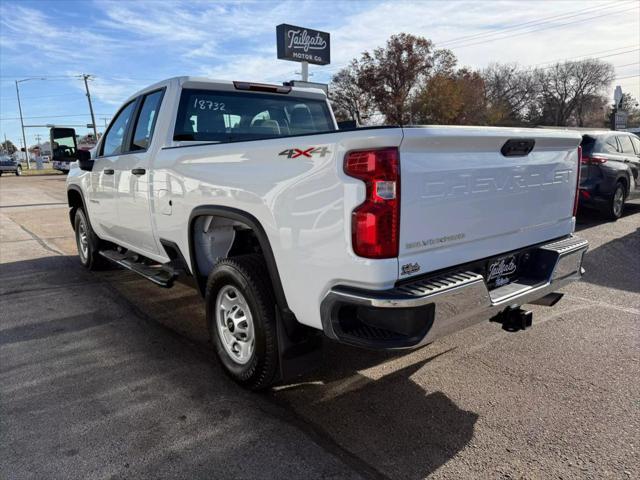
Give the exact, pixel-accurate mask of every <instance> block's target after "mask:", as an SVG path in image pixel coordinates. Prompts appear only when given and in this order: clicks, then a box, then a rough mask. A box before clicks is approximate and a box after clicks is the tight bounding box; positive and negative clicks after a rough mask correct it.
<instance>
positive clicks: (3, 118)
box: [0, 113, 109, 120]
mask: <svg viewBox="0 0 640 480" xmlns="http://www.w3.org/2000/svg"><path fill="white" fill-rule="evenodd" d="M97 115H109V114H108V113H98V114H97ZM89 116H91V114H89V113H77V114H72V115H38V116H35V117H22V118H24V119H27V118H28V119H34V118H71V117H89ZM0 120H20V117H2V118H0Z"/></svg>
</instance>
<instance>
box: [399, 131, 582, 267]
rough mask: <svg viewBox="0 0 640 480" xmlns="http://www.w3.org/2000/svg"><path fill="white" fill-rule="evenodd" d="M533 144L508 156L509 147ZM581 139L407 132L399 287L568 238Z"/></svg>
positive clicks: (566, 134) (555, 134)
mask: <svg viewBox="0 0 640 480" xmlns="http://www.w3.org/2000/svg"><path fill="white" fill-rule="evenodd" d="M511 139H527V140H533V141H534V142H535V143H534V147H533V150H532V151H531V152H530V153H528V154H517V155H515V156H505V155H503V153H501V148H502V147H503V146H504V145H505V143H506V142H507V141H508V140H511ZM580 139H581V137H580V135H579V134H578V133H577V132H570V131H561V130H542V129H512V128H487V127H410V128H404V138H403V141H402V144H401V146H400V165H401V189H400V192H401V193H400V197H401V211H400V249H399V262H398V266H399V270H398V276H399V278H400V279H404V278H408V277H411V276H415V275H419V274H424V273H427V272H431V271H435V270H439V269H442V268H446V267H451V266H455V265H459V264H462V263H466V262H471V261H475V260H479V259H482V258H487V257H491V256H495V255H499V254H501V253H504V252H509V251H512V250H517V249H519V248H522V247H525V246H528V245H533V244H535V243H539V242H543V241H546V240H550V239H553V238H558V237H561V236H563V235H567V234H569V233H571V232H572V231H573V229H574V218H573V203H574V197H575V190H576V176H577V169H578V154H577V147H578V145H579V144H580Z"/></svg>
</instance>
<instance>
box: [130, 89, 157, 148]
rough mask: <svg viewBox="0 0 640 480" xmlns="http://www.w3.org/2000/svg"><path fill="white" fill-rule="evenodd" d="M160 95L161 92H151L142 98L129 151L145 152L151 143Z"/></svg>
mask: <svg viewBox="0 0 640 480" xmlns="http://www.w3.org/2000/svg"><path fill="white" fill-rule="evenodd" d="M162 93H163V92H162V91H158V92H153V93H149V94H148V95H146V96H145V97H144V100H143V102H142V108H141V109H140V115H138V121H137V123H136V128H135V131H134V134H133V140H132V142H131V148H130V149H129V150H131V151H133V150H146V149H147V148H149V143H151V137H152V136H153V127H154V126H155V124H156V119H157V118H158V110H159V109H160V102H161V101H162Z"/></svg>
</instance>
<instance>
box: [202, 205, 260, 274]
mask: <svg viewBox="0 0 640 480" xmlns="http://www.w3.org/2000/svg"><path fill="white" fill-rule="evenodd" d="M191 225H192V227H191V228H192V231H191V244H192V246H193V252H192V254H193V256H194V258H193V260H192V262H193V265H194V267H195V268H196V269H197V275H198V276H199V277H200V278H204V279H206V278H207V277H208V276H209V273H210V272H211V270H212V269H213V267H214V265H215V264H216V263H217V262H218V261H220V260H222V259H223V258H231V257H236V256H238V255H244V254H248V253H258V254H261V255H264V252H263V251H262V247H261V245H260V241H259V239H258V236H257V234H256V232H255V231H254V230H253V229H252V228H251V227H250V226H249V225H248V224H246V223H244V222H242V221H239V220H233V219H230V218H226V217H222V216H217V215H201V216H199V217H196V218H194V219H193V221H192V224H191Z"/></svg>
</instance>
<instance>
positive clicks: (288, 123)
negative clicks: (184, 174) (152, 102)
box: [173, 89, 336, 143]
mask: <svg viewBox="0 0 640 480" xmlns="http://www.w3.org/2000/svg"><path fill="white" fill-rule="evenodd" d="M334 131H336V128H335V125H334V122H333V117H332V116H331V112H330V111H329V107H328V106H327V102H326V101H325V100H322V99H312V98H303V97H295V96H290V95H289V94H264V93H249V92H234V91H216V90H208V89H183V90H182V94H181V96H180V104H179V107H178V114H177V118H176V126H175V130H174V136H173V139H174V140H176V141H206V142H219V143H226V142H239V141H246V140H260V139H268V138H278V137H287V136H291V135H304V134H312V133H325V132H334Z"/></svg>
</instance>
